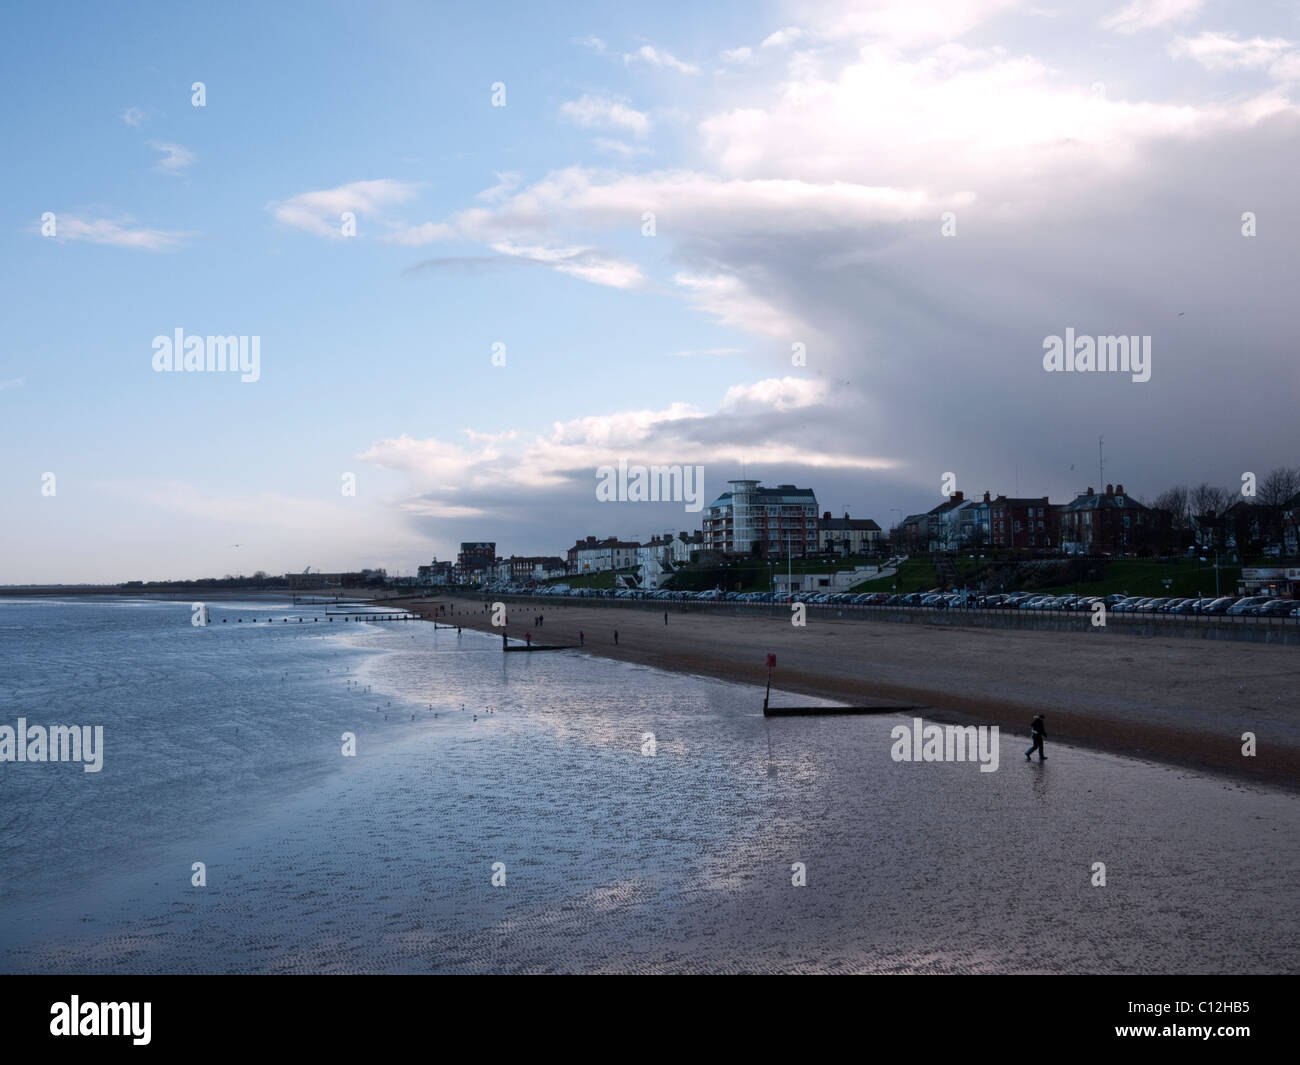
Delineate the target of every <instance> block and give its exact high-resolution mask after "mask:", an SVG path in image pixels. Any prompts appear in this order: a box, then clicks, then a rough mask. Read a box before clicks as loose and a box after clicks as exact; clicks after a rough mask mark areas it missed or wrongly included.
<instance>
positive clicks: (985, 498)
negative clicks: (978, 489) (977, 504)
mask: <svg viewBox="0 0 1300 1065" xmlns="http://www.w3.org/2000/svg"><path fill="white" fill-rule="evenodd" d="M984 502H985V503H987V502H989V494H988V493H987V492H985V493H984Z"/></svg>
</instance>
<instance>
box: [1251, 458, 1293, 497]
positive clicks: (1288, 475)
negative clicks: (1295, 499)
mask: <svg viewBox="0 0 1300 1065" xmlns="http://www.w3.org/2000/svg"><path fill="white" fill-rule="evenodd" d="M1297 492H1300V469H1297V468H1296V467H1294V466H1279V467H1277V469H1275V470H1272V471H1270V472H1269V473H1268V474H1267V475H1266V476H1265V477H1264V479H1263V480H1262V481H1260V482H1259V493H1258V495H1257V497H1256V500H1255V501H1256V502H1257V503H1259V504H1260V505H1261V506H1265V507H1280V506H1281V505H1282V504H1283V503H1285V502H1286V501H1287V500H1288V499H1290V498H1291V497H1292V496H1293V495H1295V494H1296V493H1297Z"/></svg>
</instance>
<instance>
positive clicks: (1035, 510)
mask: <svg viewBox="0 0 1300 1065" xmlns="http://www.w3.org/2000/svg"><path fill="white" fill-rule="evenodd" d="M1088 491H1089V492H1091V491H1092V489H1091V488H1089V489H1088ZM1057 509H1059V508H1056V507H1053V506H1052V504H1051V503H1049V502H1048V501H1047V496H1039V497H1038V498H1034V499H1029V498H1016V497H1013V496H998V497H997V499H994V500H991V501H990V502H989V542H990V543H991V544H992V545H993V546H994V547H1008V548H1022V549H1025V550H1043V549H1045V548H1046V549H1050V548H1053V547H1055V546H1056V545H1057V544H1058V543H1059V540H1058V539H1057V531H1056V529H1057V523H1056V514H1055V512H1056V510H1057Z"/></svg>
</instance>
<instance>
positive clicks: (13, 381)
mask: <svg viewBox="0 0 1300 1065" xmlns="http://www.w3.org/2000/svg"><path fill="white" fill-rule="evenodd" d="M26 383H27V378H25V377H12V378H10V379H9V380H8V381H0V392H3V391H5V390H6V389H8V388H22V387H23V385H25V384H26Z"/></svg>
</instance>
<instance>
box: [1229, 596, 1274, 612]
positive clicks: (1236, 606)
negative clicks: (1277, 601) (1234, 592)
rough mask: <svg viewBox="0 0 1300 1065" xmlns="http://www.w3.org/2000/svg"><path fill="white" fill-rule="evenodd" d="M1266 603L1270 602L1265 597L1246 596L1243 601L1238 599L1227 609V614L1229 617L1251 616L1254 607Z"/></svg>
mask: <svg viewBox="0 0 1300 1065" xmlns="http://www.w3.org/2000/svg"><path fill="white" fill-rule="evenodd" d="M1268 602H1271V599H1270V598H1269V597H1268V596H1267V595H1248V596H1246V598H1245V599H1238V600H1237V601H1236V602H1235V603H1233V604H1232V606H1230V607H1228V614H1229V616H1230V617H1241V616H1242V615H1243V614H1252V613H1254V608H1255V607H1257V606H1263V605H1264V604H1265V603H1268Z"/></svg>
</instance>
